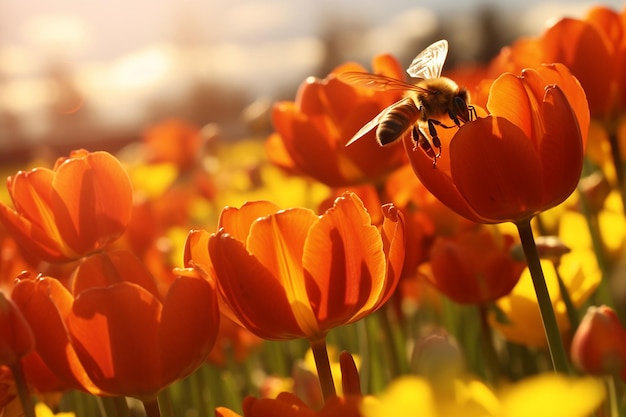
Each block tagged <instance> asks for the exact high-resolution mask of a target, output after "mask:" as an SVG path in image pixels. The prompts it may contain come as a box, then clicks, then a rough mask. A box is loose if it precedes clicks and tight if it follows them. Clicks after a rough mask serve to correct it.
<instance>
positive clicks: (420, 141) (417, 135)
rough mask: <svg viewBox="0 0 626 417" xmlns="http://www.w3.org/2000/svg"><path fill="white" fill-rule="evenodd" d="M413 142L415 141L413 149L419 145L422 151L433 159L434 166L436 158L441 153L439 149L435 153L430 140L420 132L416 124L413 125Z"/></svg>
mask: <svg viewBox="0 0 626 417" xmlns="http://www.w3.org/2000/svg"><path fill="white" fill-rule="evenodd" d="M413 142H415V148H413V149H414V150H416V149H417V146H418V145H419V147H420V148H422V151H424V153H425V154H426V155H428V157H429V158H431V159H432V160H433V167H436V166H437V158H438V157H439V155H440V154H441V151H440V152H439V154H436V153H435V151H434V150H433V147H432V145H431V144H430V141H429V140H428V138H427V137H426V135H425V134H424V133H423V132H422V130H421V129H419V128H418V127H417V126H413Z"/></svg>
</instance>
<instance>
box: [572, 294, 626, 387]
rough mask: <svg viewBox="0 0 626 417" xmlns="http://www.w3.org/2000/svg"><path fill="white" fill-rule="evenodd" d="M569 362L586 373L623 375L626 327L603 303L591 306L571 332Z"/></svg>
mask: <svg viewBox="0 0 626 417" xmlns="http://www.w3.org/2000/svg"><path fill="white" fill-rule="evenodd" d="M571 356H572V362H573V363H574V365H576V367H578V368H579V369H580V370H582V371H583V372H587V373H590V374H619V375H620V376H621V377H622V379H625V377H626V329H624V327H623V326H622V324H621V323H620V321H619V319H618V317H617V314H615V311H613V310H612V309H611V308H609V307H607V306H604V305H603V306H600V307H596V306H591V307H589V308H588V309H587V313H586V314H585V316H584V317H583V319H582V321H581V323H580V326H579V327H578V329H577V330H576V333H575V334H574V339H573V340H572V347H571Z"/></svg>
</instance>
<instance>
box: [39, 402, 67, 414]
mask: <svg viewBox="0 0 626 417" xmlns="http://www.w3.org/2000/svg"><path fill="white" fill-rule="evenodd" d="M35 415H36V416H37V417H74V416H75V414H74V413H57V414H54V413H53V412H52V410H50V408H48V406H47V405H46V404H44V403H41V402H39V403H37V404H35Z"/></svg>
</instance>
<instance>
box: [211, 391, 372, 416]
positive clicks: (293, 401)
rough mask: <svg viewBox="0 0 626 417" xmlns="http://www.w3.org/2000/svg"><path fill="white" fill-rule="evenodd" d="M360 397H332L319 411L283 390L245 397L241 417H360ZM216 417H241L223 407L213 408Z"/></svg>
mask: <svg viewBox="0 0 626 417" xmlns="http://www.w3.org/2000/svg"><path fill="white" fill-rule="evenodd" d="M361 402H362V397H360V396H348V397H332V398H330V399H328V400H327V401H326V403H325V404H324V407H323V408H322V409H321V410H319V411H314V410H312V409H311V408H309V407H308V406H307V405H306V404H305V403H304V402H302V400H300V399H299V398H298V397H297V396H295V395H294V394H291V393H289V392H283V393H281V394H279V395H278V397H276V398H274V399H270V398H254V397H246V398H245V399H244V401H243V417H265V416H277V417H278V416H280V417H361V413H360V411H359V407H360V404H361ZM215 415H216V417H241V416H240V415H239V414H237V413H235V412H234V411H232V410H229V409H227V408H224V407H218V408H217V409H216V410H215Z"/></svg>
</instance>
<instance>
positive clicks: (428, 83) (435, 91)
mask: <svg viewBox="0 0 626 417" xmlns="http://www.w3.org/2000/svg"><path fill="white" fill-rule="evenodd" d="M447 54H448V41H446V40H440V41H438V42H435V43H433V44H432V45H430V46H429V47H427V48H426V49H424V50H423V51H422V52H420V53H419V54H418V55H417V56H416V57H415V59H413V62H411V65H410V66H409V68H408V69H407V70H406V71H407V73H408V74H409V75H410V76H411V77H412V78H415V79H417V82H416V83H415V84H409V83H406V82H404V81H400V80H397V79H395V78H391V77H386V76H384V75H376V74H369V73H365V72H345V73H341V74H339V79H340V80H341V81H343V82H345V83H347V84H351V85H356V86H362V87H368V88H373V89H376V90H379V91H391V90H401V91H404V92H405V96H404V98H402V99H401V100H399V101H397V102H395V103H394V104H392V105H390V106H389V107H387V108H385V109H384V110H383V111H382V112H380V113H379V114H378V115H377V116H376V117H374V118H373V119H372V120H371V121H369V122H368V123H367V124H366V125H365V126H363V127H362V128H361V129H360V130H359V131H358V132H357V133H356V134H355V135H354V136H353V137H352V139H350V140H349V141H348V143H347V144H346V146H349V145H351V144H353V143H354V142H356V141H357V140H358V139H360V138H361V137H363V136H364V135H365V134H366V133H368V132H369V131H370V130H372V129H374V128H375V127H377V126H378V129H377V130H376V140H377V141H378V143H379V144H380V146H388V145H390V144H392V143H395V142H396V141H398V140H400V139H401V138H402V137H404V135H405V134H407V133H408V132H411V134H412V138H413V142H414V143H415V145H416V147H415V149H416V148H417V145H419V147H420V148H421V149H422V150H423V151H424V152H425V153H426V155H428V156H429V157H430V158H431V159H432V160H433V166H436V165H437V159H438V158H439V157H440V156H441V140H440V139H439V135H438V134H437V127H441V128H445V129H450V128H453V127H455V126H456V127H460V126H461V123H466V122H468V121H470V120H474V119H476V110H475V109H474V108H473V106H471V105H469V104H468V102H469V93H468V91H467V90H466V89H465V88H463V87H459V86H458V85H457V84H456V83H455V82H454V81H452V80H451V79H449V78H446V77H442V76H441V70H442V68H443V64H444V62H445V60H446V56H447ZM446 116H447V117H449V118H450V120H452V122H454V125H446V124H444V123H443V122H442V121H441V119H442V118H443V117H446ZM425 130H427V132H428V135H429V136H430V140H429V139H428V136H426V133H425ZM433 148H436V149H437V151H436V152H435V150H434V149H433Z"/></svg>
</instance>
